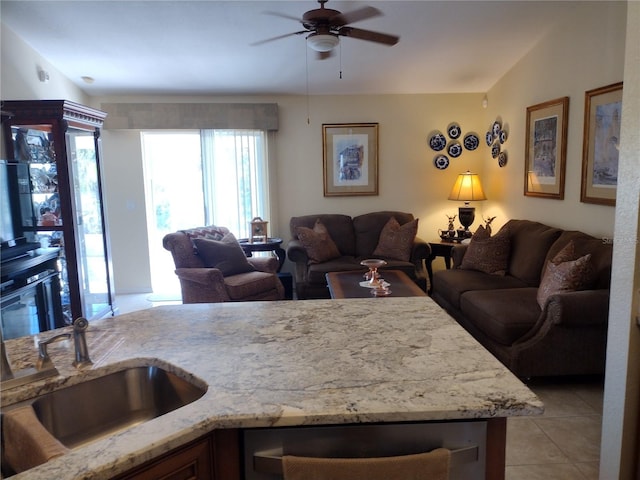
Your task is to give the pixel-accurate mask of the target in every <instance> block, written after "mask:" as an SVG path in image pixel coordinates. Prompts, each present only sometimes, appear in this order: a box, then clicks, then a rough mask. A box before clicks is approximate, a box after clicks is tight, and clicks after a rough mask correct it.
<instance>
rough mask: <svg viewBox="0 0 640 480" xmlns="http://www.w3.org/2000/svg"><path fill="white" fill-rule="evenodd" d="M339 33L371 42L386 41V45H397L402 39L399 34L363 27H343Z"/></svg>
mask: <svg viewBox="0 0 640 480" xmlns="http://www.w3.org/2000/svg"><path fill="white" fill-rule="evenodd" d="M338 35H343V36H345V37H351V38H358V39H360V40H367V41H369V42H376V43H384V44H385V45H395V44H396V43H398V41H399V40H400V37H398V36H397V35H389V34H387V33H380V32H372V31H371V30H363V29H361V28H353V27H342V28H341V29H340V30H339V31H338Z"/></svg>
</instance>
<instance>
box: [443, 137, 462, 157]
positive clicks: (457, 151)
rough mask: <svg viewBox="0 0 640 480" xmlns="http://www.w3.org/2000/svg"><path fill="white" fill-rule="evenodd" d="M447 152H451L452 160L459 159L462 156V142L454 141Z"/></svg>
mask: <svg viewBox="0 0 640 480" xmlns="http://www.w3.org/2000/svg"><path fill="white" fill-rule="evenodd" d="M447 152H449V156H450V157H451V158H458V157H459V156H460V155H462V145H460V142H457V141H455V140H454V141H452V142H451V143H449V146H448V147H447Z"/></svg>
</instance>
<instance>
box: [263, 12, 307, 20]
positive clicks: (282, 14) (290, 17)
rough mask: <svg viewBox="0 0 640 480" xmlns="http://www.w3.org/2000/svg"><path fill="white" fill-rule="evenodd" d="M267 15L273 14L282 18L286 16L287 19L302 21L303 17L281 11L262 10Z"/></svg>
mask: <svg viewBox="0 0 640 480" xmlns="http://www.w3.org/2000/svg"><path fill="white" fill-rule="evenodd" d="M262 13H264V14H265V15H272V16H274V17H280V18H286V19H287V20H295V21H296V22H302V19H300V18H298V17H294V16H292V15H287V14H286V13H280V12H262Z"/></svg>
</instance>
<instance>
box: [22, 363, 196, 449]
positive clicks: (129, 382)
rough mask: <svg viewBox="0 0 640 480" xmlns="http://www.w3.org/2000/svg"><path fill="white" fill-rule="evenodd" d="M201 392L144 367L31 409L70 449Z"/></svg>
mask: <svg viewBox="0 0 640 480" xmlns="http://www.w3.org/2000/svg"><path fill="white" fill-rule="evenodd" d="M206 390H207V389H206V386H202V385H200V386H199V385H195V384H194V383H191V382H189V381H187V380H185V379H183V378H181V377H179V376H177V375H175V374H173V373H171V372H168V371H167V370H164V369H163V368H160V367H156V366H144V367H132V368H128V369H126V370H122V371H120V372H116V373H111V374H108V375H105V376H103V377H98V378H95V379H92V380H88V381H85V382H82V383H79V384H76V385H73V386H70V387H66V388H63V389H61V390H57V391H54V392H51V393H47V394H44V395H41V396H39V397H36V398H35V399H34V400H33V401H31V404H32V406H33V409H34V411H35V412H36V416H37V417H38V419H39V420H40V422H41V423H42V425H43V426H44V427H45V428H46V429H47V430H48V431H49V432H50V433H51V434H52V435H53V436H54V437H56V438H57V439H58V440H59V441H60V442H61V443H62V444H64V445H65V446H66V447H68V448H75V447H78V446H81V445H83V444H85V443H88V442H91V441H93V440H97V439H99V438H101V437H105V436H108V435H112V434H114V433H115V432H118V431H120V430H124V429H127V428H130V427H132V426H134V425H137V424H139V423H142V422H145V421H148V420H150V419H153V418H156V417H159V416H160V415H164V414H165V413H168V412H171V411H173V410H176V409H178V408H180V407H182V406H184V405H187V404H189V403H191V402H194V401H195V400H197V399H199V398H200V397H202V396H203V395H204V394H205V392H206Z"/></svg>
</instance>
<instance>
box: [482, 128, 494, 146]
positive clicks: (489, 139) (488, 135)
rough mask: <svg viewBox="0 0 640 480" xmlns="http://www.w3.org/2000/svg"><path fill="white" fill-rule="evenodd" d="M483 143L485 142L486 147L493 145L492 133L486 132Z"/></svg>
mask: <svg viewBox="0 0 640 480" xmlns="http://www.w3.org/2000/svg"><path fill="white" fill-rule="evenodd" d="M484 140H485V142H487V147H490V146H491V144H492V143H493V133H491V132H487V133H486V134H485V136H484Z"/></svg>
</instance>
